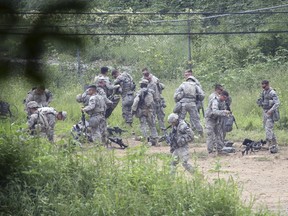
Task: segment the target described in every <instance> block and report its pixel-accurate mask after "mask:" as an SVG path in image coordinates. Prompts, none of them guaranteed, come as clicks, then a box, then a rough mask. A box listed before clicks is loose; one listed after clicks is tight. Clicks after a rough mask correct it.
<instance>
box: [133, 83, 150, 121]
mask: <svg viewBox="0 0 288 216" xmlns="http://www.w3.org/2000/svg"><path fill="white" fill-rule="evenodd" d="M154 100H155V92H154V91H153V90H152V89H148V88H141V89H140V90H139V91H138V92H137V94H136V96H135V99H134V101H133V105H132V112H136V111H137V113H138V114H136V115H137V116H138V117H140V116H141V113H143V112H144V113H145V112H147V111H153V106H154Z"/></svg>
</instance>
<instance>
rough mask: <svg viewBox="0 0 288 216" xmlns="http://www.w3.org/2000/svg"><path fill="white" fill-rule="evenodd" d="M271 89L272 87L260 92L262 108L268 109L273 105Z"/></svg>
mask: <svg viewBox="0 0 288 216" xmlns="http://www.w3.org/2000/svg"><path fill="white" fill-rule="evenodd" d="M271 91H273V89H269V90H268V91H263V92H262V100H263V102H262V106H263V109H264V110H269V109H271V107H272V106H273V105H274V101H273V98H272V95H271Z"/></svg>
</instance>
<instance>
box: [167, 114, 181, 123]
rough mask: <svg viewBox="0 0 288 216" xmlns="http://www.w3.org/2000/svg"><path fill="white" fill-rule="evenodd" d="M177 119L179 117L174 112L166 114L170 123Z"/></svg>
mask: <svg viewBox="0 0 288 216" xmlns="http://www.w3.org/2000/svg"><path fill="white" fill-rule="evenodd" d="M178 119H179V116H178V115H177V114H176V113H171V114H170V115H169V116H168V123H169V124H172V123H174V122H176V121H177V120H178Z"/></svg>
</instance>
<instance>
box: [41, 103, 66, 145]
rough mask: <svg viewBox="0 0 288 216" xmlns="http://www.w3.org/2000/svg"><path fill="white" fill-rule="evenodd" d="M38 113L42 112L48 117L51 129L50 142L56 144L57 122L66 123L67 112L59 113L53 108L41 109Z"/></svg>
mask: <svg viewBox="0 0 288 216" xmlns="http://www.w3.org/2000/svg"><path fill="white" fill-rule="evenodd" d="M38 112H40V113H41V114H43V115H44V116H45V117H46V119H47V121H48V125H49V128H48V130H47V136H48V140H49V141H50V142H54V128H55V124H56V120H63V121H64V120H65V119H66V117H67V112H65V111H60V112H57V111H56V110H55V109H54V108H53V107H41V108H38Z"/></svg>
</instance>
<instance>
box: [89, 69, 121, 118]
mask: <svg viewBox="0 0 288 216" xmlns="http://www.w3.org/2000/svg"><path fill="white" fill-rule="evenodd" d="M108 70H109V68H108V67H102V68H101V74H100V75H98V76H96V77H95V79H94V83H95V85H96V87H99V88H102V89H103V90H104V92H105V93H106V97H107V98H108V99H109V100H111V101H112V102H113V103H112V105H110V106H109V107H108V108H107V110H106V112H105V118H109V116H110V115H111V114H112V112H113V110H114V109H115V108H116V106H117V105H118V103H119V101H120V97H119V95H118V94H119V92H118V88H119V87H120V85H113V84H112V83H111V81H110V79H109V77H108ZM99 93H100V92H99Z"/></svg>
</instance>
